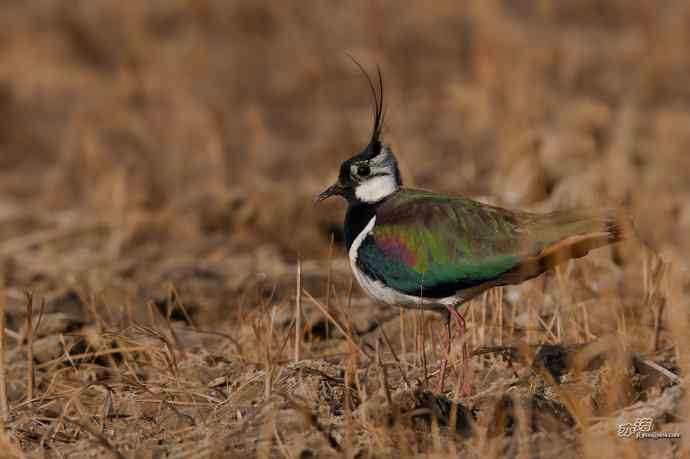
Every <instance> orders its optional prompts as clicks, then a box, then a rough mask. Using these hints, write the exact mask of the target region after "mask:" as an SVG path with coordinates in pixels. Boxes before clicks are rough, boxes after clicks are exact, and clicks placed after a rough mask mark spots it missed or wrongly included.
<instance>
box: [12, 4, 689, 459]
mask: <svg viewBox="0 0 690 459" xmlns="http://www.w3.org/2000/svg"><path fill="white" fill-rule="evenodd" d="M393 9H394V10H395V14H392V13H391V10H393ZM0 25H1V26H2V27H0V30H1V31H2V32H0V62H2V65H1V66H0V114H1V115H2V120H3V123H2V125H1V126H0V192H1V194H0V290H1V291H2V294H1V295H0V305H2V306H3V308H4V311H5V314H4V316H3V320H5V321H6V322H5V323H6V327H0V330H3V331H4V340H3V342H4V346H3V348H2V352H0V355H1V354H3V353H4V358H3V359H2V360H3V361H4V365H0V370H2V372H4V375H5V376H4V378H3V377H2V375H1V374H0V381H5V382H6V388H4V386H3V385H2V384H0V412H1V414H3V415H4V416H5V419H4V420H3V423H2V433H0V444H1V445H2V448H3V449H2V456H3V457H16V458H20V457H118V458H120V457H132V458H134V457H137V458H139V457H141V458H148V457H170V458H196V457H238V456H244V457H247V456H256V457H262V458H264V457H287V458H298V457H299V458H308V457H331V456H345V457H421V456H425V457H446V456H448V455H451V456H462V457H514V456H520V457H528V456H529V457H541V458H553V457H558V458H560V459H564V458H568V457H583V456H584V457H602V456H604V457H615V456H622V457H644V456H650V455H652V454H653V455H654V457H687V456H688V455H690V428H689V426H690V424H689V423H688V419H687V413H688V412H690V410H689V409H688V408H689V407H688V399H687V388H688V379H687V378H688V376H687V375H688V369H689V365H690V358H689V356H688V349H690V341H689V338H688V337H689V336H690V322H689V317H688V316H689V314H688V311H689V309H688V306H689V304H690V280H689V279H688V261H687V260H688V258H689V257H690V238H688V234H690V172H689V171H690V154H688V151H689V150H690V90H689V89H688V88H689V86H688V85H687V75H688V74H690V49H688V47H689V46H690V6H689V5H688V4H687V2H683V1H680V0H679V1H669V2H663V3H658V2H642V1H641V2H629V1H625V2H624V1H618V0H614V1H608V2H606V3H601V2H593V1H570V0H566V1H559V2H552V1H541V2H524V1H517V2H512V1H499V0H491V1H486V0H481V1H479V0H477V1H470V2H460V3H458V2H451V1H440V2H434V3H433V4H432V5H430V6H428V7H424V8H421V7H419V5H418V4H415V3H409V4H408V3H405V4H400V3H398V2H389V1H377V2H355V4H348V5H347V6H345V4H342V5H339V4H338V5H337V4H328V3H325V2H310V3H309V4H308V5H307V4H305V3H302V2H300V3H296V4H294V5H289V4H277V3H272V2H263V1H259V2H239V3H232V4H230V3H228V2H221V1H215V0H204V1H194V2H190V1H185V0H179V1H178V0H173V1H169V0H165V1H162V0H161V1H158V0H155V1H147V2H127V3H123V2H114V1H109V0H102V1H73V2H59V1H54V0H46V1H42V2H10V3H8V4H7V5H4V6H3V8H2V10H1V11H0ZM344 51H347V52H349V53H351V54H352V55H354V56H356V57H357V58H358V59H359V60H360V61H362V62H364V63H365V64H366V65H367V66H370V67H371V66H373V64H374V63H378V64H380V65H381V67H382V70H383V73H384V78H385V83H386V97H387V103H388V107H389V108H388V112H387V117H386V120H387V128H386V131H385V132H384V136H385V138H386V139H387V140H388V141H389V142H391V143H392V145H393V148H394V149H395V151H396V152H397V153H398V156H399V158H400V160H401V163H402V164H401V167H402V172H403V174H404V177H405V178H406V181H407V183H409V184H414V185H415V186H418V187H425V188H433V189H436V190H439V191H445V192H449V193H463V194H466V195H470V196H474V197H479V198H481V199H486V200H491V201H492V202H496V203H498V204H503V205H507V206H516V207H523V208H531V209H535V210H544V209H552V208H557V207H565V206H573V205H589V206H605V205H606V206H620V207H624V208H626V209H627V210H628V211H629V212H630V213H631V214H632V215H634V216H635V220H636V228H637V232H638V235H639V240H631V241H628V242H626V243H624V244H621V245H619V246H616V247H614V248H607V249H602V250H599V251H597V252H596V253H594V254H592V255H590V256H588V257H587V258H585V259H582V260H578V261H576V262H573V263H571V264H569V265H567V266H565V267H563V268H562V269H559V270H557V271H556V272H553V273H550V274H548V275H546V276H543V277H542V278H539V279H537V280H534V281H531V282H528V283H526V284H525V285H522V286H519V287H515V288H508V289H504V290H496V291H493V292H490V293H488V294H487V295H485V296H484V297H482V298H480V299H478V300H477V301H474V302H473V303H471V304H469V305H468V306H466V307H465V310H464V314H465V317H466V318H467V324H468V333H467V335H466V339H467V340H468V343H469V345H470V348H471V349H472V350H473V352H472V360H471V365H472V369H473V371H474V374H475V387H476V390H475V393H474V395H473V396H471V397H468V398H462V399H460V400H459V403H456V401H458V398H457V396H456V394H457V393H458V391H459V387H460V385H459V384H460V380H461V379H460V376H461V375H460V373H461V366H460V365H458V363H459V362H457V357H458V356H457V355H455V356H453V358H452V359H451V360H452V361H454V362H455V363H456V365H455V366H453V367H452V372H451V376H450V377H449V378H447V381H448V386H447V387H446V388H445V389H446V395H447V397H435V396H433V395H431V393H430V392H429V388H431V387H433V386H434V383H435V382H436V377H437V372H438V368H439V366H438V360H439V359H440V358H441V357H442V356H441V354H440V352H441V351H440V349H441V347H440V346H439V334H440V324H439V322H438V319H437V318H436V317H433V316H429V315H427V314H424V313H422V312H419V311H402V312H401V311H398V310H397V309H390V308H385V307H381V306H379V305H376V304H374V303H372V302H371V301H370V300H369V299H367V298H365V297H363V296H362V294H361V292H360V291H359V289H358V288H357V287H356V286H353V285H352V281H351V277H350V273H349V266H348V264H347V261H346V259H345V258H344V254H343V252H342V249H341V248H340V239H341V238H342V234H341V230H340V222H341V219H342V212H343V207H342V205H326V206H320V207H318V208H314V207H313V206H312V204H311V202H312V199H313V197H314V195H315V194H316V193H317V192H319V191H321V189H322V188H323V187H324V186H325V185H326V184H328V183H329V180H330V179H331V178H333V177H334V176H335V174H336V171H337V167H338V165H339V162H340V161H341V160H342V159H344V158H345V157H348V156H349V155H351V154H352V153H354V152H355V151H357V150H358V149H359V148H361V147H362V143H363V142H364V141H365V139H366V136H367V135H368V128H369V125H370V112H369V105H368V103H369V100H368V99H367V97H368V93H367V88H366V86H365V85H364V83H363V81H362V80H361V77H360V76H359V74H358V70H357V68H356V67H355V66H353V65H352V64H351V62H350V61H349V59H347V57H346V56H345V54H344V53H343V52H344ZM298 261H299V266H300V267H301V269H299V270H298ZM296 285H299V286H300V287H299V288H296ZM297 292H299V294H296V293H297ZM29 305H30V307H29ZM296 311H297V312H298V314H295V312H296ZM460 348H461V347H460V340H459V339H458V340H456V341H455V343H454V347H453V349H454V352H455V351H457V350H458V349H460ZM3 388H4V389H5V393H6V397H4V396H3V395H2V392H3V391H2V389H3ZM5 401H6V403H7V405H6V406H5V405H4V403H5ZM638 418H651V419H652V420H653V426H654V427H653V428H654V431H657V432H672V433H676V432H677V433H680V434H681V436H680V438H678V439H657V440H635V439H634V438H622V437H619V436H618V435H617V432H618V429H619V426H620V425H621V424H625V423H630V422H634V421H635V420H636V419H638Z"/></svg>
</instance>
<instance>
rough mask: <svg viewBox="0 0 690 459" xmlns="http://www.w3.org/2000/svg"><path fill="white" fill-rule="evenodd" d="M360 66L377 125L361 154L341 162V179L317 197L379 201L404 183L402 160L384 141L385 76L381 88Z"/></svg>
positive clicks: (379, 74)
mask: <svg viewBox="0 0 690 459" xmlns="http://www.w3.org/2000/svg"><path fill="white" fill-rule="evenodd" d="M353 61H354V62H355V64H357V66H358V67H359V68H360V70H361V71H362V73H363V74H364V77H365V78H366V80H367V82H368V83H369V87H370V88H371V93H372V95H373V105H374V126H373V129H372V133H371V139H370V140H369V144H368V145H367V146H366V148H365V149H364V150H362V151H361V152H360V153H359V154H358V155H355V156H353V157H352V158H350V159H348V160H347V161H344V162H343V163H342V164H341V166H340V174H339V176H338V181H337V182H336V183H335V184H334V185H332V186H331V187H330V188H328V189H327V190H326V191H324V192H323V193H321V194H320V195H319V196H318V198H317V200H323V199H326V198H328V197H330V196H333V195H340V196H343V197H344V198H345V199H346V200H347V201H348V203H349V204H350V205H353V204H357V203H365V204H375V203H377V202H379V201H381V200H382V199H384V198H386V197H387V196H390V195H391V194H393V193H395V192H396V191H397V190H398V189H399V188H400V187H401V186H402V180H401V178H400V171H399V169H398V163H397V161H396V159H395V156H394V155H393V151H392V150H391V148H390V146H388V145H386V144H384V143H383V142H382V141H381V131H382V130H383V121H384V118H385V109H384V105H383V77H382V76H381V70H380V69H379V68H378V67H377V68H376V69H377V72H378V91H377V88H376V86H374V83H373V82H372V80H371V78H370V77H369V75H368V74H367V72H366V71H365V70H364V68H362V66H361V65H360V64H359V62H357V61H356V60H354V59H353Z"/></svg>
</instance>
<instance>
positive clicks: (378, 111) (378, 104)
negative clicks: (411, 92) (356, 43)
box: [347, 54, 386, 156]
mask: <svg viewBox="0 0 690 459" xmlns="http://www.w3.org/2000/svg"><path fill="white" fill-rule="evenodd" d="M347 56H348V57H349V58H350V59H352V62H354V63H355V65H357V67H359V70H360V71H361V72H362V75H364V78H365V79H366V80H367V83H369V88H371V95H372V96H373V98H374V100H373V108H374V127H373V129H372V132H371V140H370V141H369V150H371V151H370V153H371V155H372V156H376V155H377V154H378V153H379V151H380V150H381V131H382V130H383V122H384V119H385V117H386V113H385V107H384V105H383V76H382V75H381V68H380V67H379V66H378V65H376V73H377V74H378V80H379V81H378V83H379V85H378V86H379V88H378V91H377V90H376V86H375V85H374V82H373V81H372V79H371V76H369V73H367V71H366V70H365V69H364V67H363V66H362V64H360V63H359V62H358V61H357V59H355V58H354V57H352V56H351V55H350V54H348V55H347Z"/></svg>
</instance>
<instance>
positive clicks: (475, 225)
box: [316, 64, 623, 393]
mask: <svg viewBox="0 0 690 459" xmlns="http://www.w3.org/2000/svg"><path fill="white" fill-rule="evenodd" d="M358 65H359V64H358ZM360 69H362V67H361V66H360ZM362 72H363V73H364V75H365V77H366V78H367V81H368V82H369V86H370V88H371V91H372V93H373V98H374V127H373V132H372V134H371V139H370V141H369V144H368V145H367V146H366V148H365V149H364V150H363V151H362V152H361V153H359V154H357V155H356V156H353V157H352V158H350V159H348V160H347V161H345V162H343V163H342V164H341V166H340V173H339V175H338V179H337V181H336V182H335V184H333V185H332V186H331V187H329V188H328V189H327V190H325V191H324V192H323V193H321V194H320V195H319V196H318V197H317V198H316V201H322V200H324V199H326V198H329V197H331V196H335V195H338V196H342V197H343V198H345V200H347V204H348V207H347V213H346V215H345V228H344V235H345V245H346V247H347V251H348V254H349V258H350V264H351V267H352V271H353V273H354V276H355V278H356V279H357V281H358V283H359V285H360V286H361V287H362V289H363V290H364V291H365V292H367V293H368V294H369V295H371V296H372V297H374V298H375V299H377V300H379V301H382V302H384V303H387V304H390V305H398V306H402V307H409V308H422V309H428V310H434V311H439V312H441V313H442V314H443V315H444V318H445V324H446V325H445V343H444V344H445V351H446V357H447V356H448V355H450V342H451V341H450V338H451V330H450V322H451V319H454V320H455V321H456V324H457V326H458V328H459V329H460V332H461V333H463V331H464V320H463V318H462V316H461V315H460V314H459V313H458V312H457V308H458V307H459V306H460V305H462V304H463V303H465V302H467V301H469V300H471V299H472V298H475V297H476V296H477V295H480V294H481V293H483V292H485V291H486V290H487V289H490V288H492V287H497V286H501V285H509V284H519V283H521V282H523V281H525V280H528V279H532V278H534V277H536V276H539V275H540V274H542V273H544V272H545V271H546V270H548V269H549V268H552V267H554V266H556V265H557V264H559V263H562V262H564V261H566V260H569V259H571V258H579V257H582V256H584V255H586V254H587V253H588V252H589V251H590V250H592V249H595V248H597V247H601V246H604V245H606V244H610V243H613V242H616V241H618V240H620V239H621V237H622V230H623V226H622V220H621V219H620V214H619V213H618V212H616V211H612V210H564V211H556V212H552V213H546V214H535V213H530V212H523V211H519V210H508V209H503V208H500V207H495V206H492V205H488V204H484V203H481V202H477V201H474V200H471V199H468V198H465V197H462V196H447V195H443V194H437V193H433V192H430V191H422V190H416V189H412V188H406V187H404V186H403V182H402V178H401V176H400V171H399V169H398V163H397V160H396V158H395V155H394V154H393V151H392V150H391V147H390V146H389V145H387V144H385V143H383V142H382V140H381V130H382V128H383V122H384V105H383V79H382V77H381V72H380V70H379V71H378V93H377V90H376V87H375V86H374V84H373V83H372V81H371V78H369V76H368V75H367V73H366V71H364V69H362ZM463 360H464V375H463V392H464V393H467V392H469V391H470V390H471V386H470V383H469V377H470V374H469V367H468V359H467V349H466V346H463ZM446 366H447V359H443V361H442V364H441V370H440V375H439V380H438V385H437V388H436V392H437V393H440V392H441V391H442V390H443V384H444V375H445V371H446Z"/></svg>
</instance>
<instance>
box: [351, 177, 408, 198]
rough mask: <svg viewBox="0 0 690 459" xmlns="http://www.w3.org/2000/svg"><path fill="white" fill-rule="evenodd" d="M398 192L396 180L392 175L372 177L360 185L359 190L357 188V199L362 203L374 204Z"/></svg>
mask: <svg viewBox="0 0 690 459" xmlns="http://www.w3.org/2000/svg"><path fill="white" fill-rule="evenodd" d="M397 190H398V184H397V183H396V181H395V178H394V177H393V176H392V175H390V174H386V175H381V176H378V177H372V178H370V179H368V180H365V181H364V182H362V183H360V184H359V185H358V186H357V188H355V196H357V199H359V200H360V201H364V202H368V203H374V202H378V201H380V200H381V199H383V198H385V197H386V196H389V195H391V194H393V193H395V192H396V191H397Z"/></svg>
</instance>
